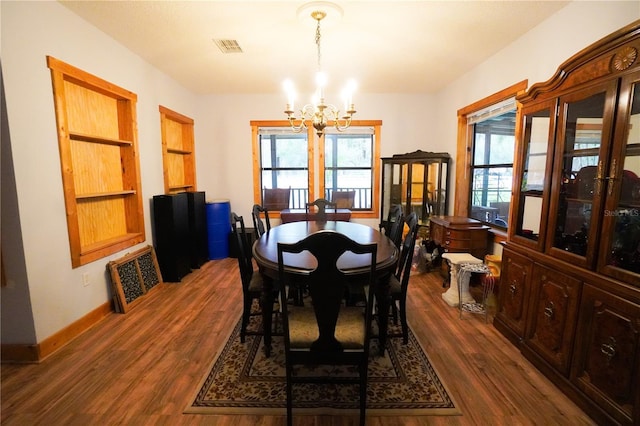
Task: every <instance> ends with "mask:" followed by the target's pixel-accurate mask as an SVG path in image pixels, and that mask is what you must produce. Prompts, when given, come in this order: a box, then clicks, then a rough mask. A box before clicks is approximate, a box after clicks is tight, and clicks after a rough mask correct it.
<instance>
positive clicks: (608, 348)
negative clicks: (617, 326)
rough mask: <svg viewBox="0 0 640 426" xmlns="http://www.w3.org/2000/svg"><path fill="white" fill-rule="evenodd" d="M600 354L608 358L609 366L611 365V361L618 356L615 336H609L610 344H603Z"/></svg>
mask: <svg viewBox="0 0 640 426" xmlns="http://www.w3.org/2000/svg"><path fill="white" fill-rule="evenodd" d="M600 352H602V354H603V355H604V356H605V357H607V365H609V363H610V362H611V359H612V358H613V357H614V356H615V355H616V339H614V338H613V336H609V343H603V344H601V345H600Z"/></svg>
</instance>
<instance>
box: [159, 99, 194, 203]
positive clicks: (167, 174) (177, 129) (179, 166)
mask: <svg viewBox="0 0 640 426" xmlns="http://www.w3.org/2000/svg"><path fill="white" fill-rule="evenodd" d="M159 109H160V125H161V126H162V164H163V172H164V192H165V194H175V193H177V192H183V191H195V190H196V160H195V150H194V140H193V119H191V118H189V117H187V116H184V115H182V114H179V113H177V112H175V111H172V110H170V109H168V108H166V107H163V106H162V105H160V107H159Z"/></svg>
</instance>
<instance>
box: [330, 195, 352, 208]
mask: <svg viewBox="0 0 640 426" xmlns="http://www.w3.org/2000/svg"><path fill="white" fill-rule="evenodd" d="M355 199H356V191H333V192H332V193H331V202H332V203H334V204H335V205H336V208H338V209H352V208H353V204H354V202H355Z"/></svg>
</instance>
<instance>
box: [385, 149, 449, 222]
mask: <svg viewBox="0 0 640 426" xmlns="http://www.w3.org/2000/svg"><path fill="white" fill-rule="evenodd" d="M450 159H451V158H450V157H449V154H447V153H446V152H437V153H436V152H424V151H420V150H418V151H414V152H410V153H407V154H396V155H393V156H392V157H385V158H382V197H381V199H382V202H381V203H380V206H381V211H380V217H381V218H382V220H383V223H384V220H385V219H386V217H387V213H388V212H389V208H390V207H391V206H392V205H394V204H400V205H401V206H402V208H403V211H404V214H405V216H406V215H408V214H410V213H411V212H416V214H417V215H418V223H419V224H420V225H421V226H428V225H429V216H431V215H446V214H447V201H448V192H447V188H448V183H449V162H450Z"/></svg>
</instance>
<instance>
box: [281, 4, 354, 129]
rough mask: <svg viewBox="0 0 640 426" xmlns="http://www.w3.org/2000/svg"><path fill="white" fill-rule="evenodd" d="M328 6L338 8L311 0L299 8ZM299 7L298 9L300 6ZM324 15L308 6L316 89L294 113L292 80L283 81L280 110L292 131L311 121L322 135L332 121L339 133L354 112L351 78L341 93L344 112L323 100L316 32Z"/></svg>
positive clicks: (322, 81)
mask: <svg viewBox="0 0 640 426" xmlns="http://www.w3.org/2000/svg"><path fill="white" fill-rule="evenodd" d="M316 5H318V6H324V7H326V6H331V7H333V8H335V9H339V8H338V7H337V6H336V5H333V4H331V3H328V2H313V3H310V4H309V5H308V6H303V8H305V9H306V8H308V7H309V6H311V7H315V6H316ZM301 9H302V8H301ZM326 16H327V12H326V11H325V10H321V9H319V8H318V9H312V12H311V17H312V18H313V19H315V20H316V38H315V41H316V47H317V51H318V72H317V73H316V91H315V93H314V95H313V97H312V100H311V103H309V104H306V105H305V106H303V107H302V108H301V109H299V110H298V111H297V112H296V111H295V109H294V100H295V97H296V94H295V90H294V87H293V82H292V81H291V80H286V81H285V82H284V89H285V91H286V92H287V107H286V109H285V111H284V113H285V114H287V118H288V120H289V123H290V124H291V128H292V129H293V131H294V132H296V133H299V132H301V131H302V130H305V129H307V123H308V122H311V123H312V125H313V128H314V129H315V130H316V134H317V135H318V137H322V135H323V133H324V129H325V127H327V125H329V123H330V122H333V125H334V127H335V128H336V130H338V131H339V132H342V131H344V130H346V129H347V128H348V127H349V126H350V125H351V117H352V116H353V114H355V113H356V110H355V107H354V104H353V92H354V90H355V86H356V85H355V81H354V80H351V81H350V82H349V83H348V84H347V87H346V88H345V90H344V91H343V92H342V97H343V101H344V112H342V113H341V111H340V110H339V109H338V108H337V107H336V106H334V105H332V104H328V103H325V99H324V88H325V85H326V83H327V77H326V74H325V73H324V72H323V71H322V54H321V49H320V42H321V34H320V21H322V20H323V19H324V18H325V17H326Z"/></svg>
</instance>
